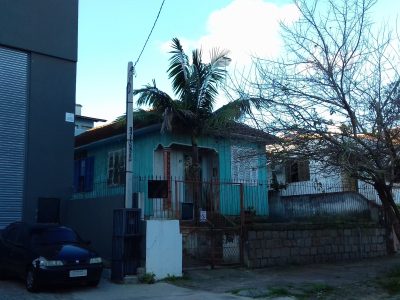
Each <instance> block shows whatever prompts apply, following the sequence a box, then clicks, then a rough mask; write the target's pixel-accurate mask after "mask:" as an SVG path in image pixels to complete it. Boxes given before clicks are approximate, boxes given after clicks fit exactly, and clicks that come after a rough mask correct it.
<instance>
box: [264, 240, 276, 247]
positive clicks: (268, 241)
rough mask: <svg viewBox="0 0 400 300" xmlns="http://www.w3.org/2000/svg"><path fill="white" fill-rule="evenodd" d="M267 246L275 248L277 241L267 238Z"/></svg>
mask: <svg viewBox="0 0 400 300" xmlns="http://www.w3.org/2000/svg"><path fill="white" fill-rule="evenodd" d="M265 246H266V247H267V248H274V247H275V241H274V240H267V241H265Z"/></svg>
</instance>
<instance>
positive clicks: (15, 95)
mask: <svg viewBox="0 0 400 300" xmlns="http://www.w3.org/2000/svg"><path fill="white" fill-rule="evenodd" d="M27 98H28V54H26V53H24V52H19V51H15V50H11V49H8V48H3V47H0V228H3V227H4V226H5V225H7V224H8V223H10V222H12V221H15V220H20V219H21V216H22V205H23V196H24V169H25V147H26V146H25V141H26V114H27V103H28V101H27Z"/></svg>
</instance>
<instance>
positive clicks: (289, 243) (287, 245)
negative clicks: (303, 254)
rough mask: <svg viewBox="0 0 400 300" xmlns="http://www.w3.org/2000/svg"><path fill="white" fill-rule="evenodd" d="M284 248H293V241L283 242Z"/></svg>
mask: <svg viewBox="0 0 400 300" xmlns="http://www.w3.org/2000/svg"><path fill="white" fill-rule="evenodd" d="M283 246H285V247H291V246H292V241H291V240H284V241H283Z"/></svg>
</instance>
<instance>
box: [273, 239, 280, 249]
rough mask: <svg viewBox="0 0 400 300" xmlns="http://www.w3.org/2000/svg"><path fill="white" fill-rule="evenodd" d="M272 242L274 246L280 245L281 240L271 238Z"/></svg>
mask: <svg viewBox="0 0 400 300" xmlns="http://www.w3.org/2000/svg"><path fill="white" fill-rule="evenodd" d="M272 243H273V244H274V247H275V248H279V247H282V240H280V239H273V240H272Z"/></svg>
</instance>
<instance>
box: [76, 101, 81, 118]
mask: <svg viewBox="0 0 400 300" xmlns="http://www.w3.org/2000/svg"><path fill="white" fill-rule="evenodd" d="M81 114H82V105H80V104H75V116H80V115H81Z"/></svg>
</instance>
